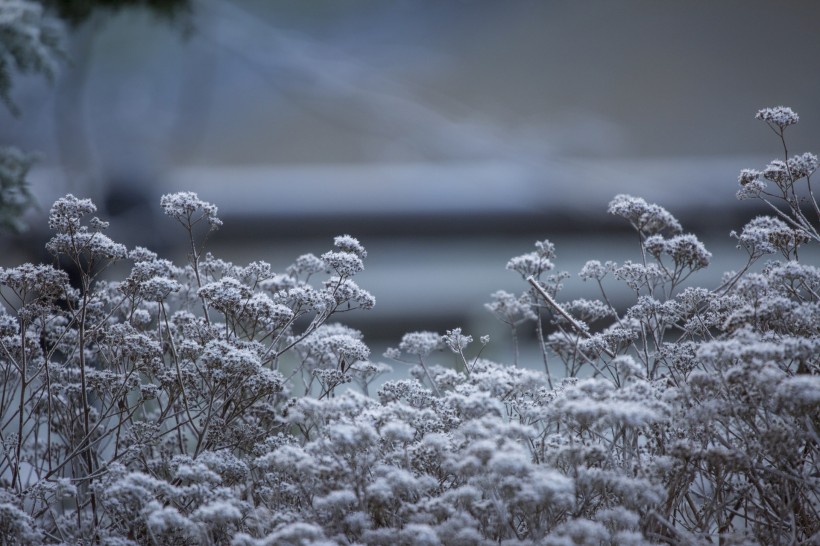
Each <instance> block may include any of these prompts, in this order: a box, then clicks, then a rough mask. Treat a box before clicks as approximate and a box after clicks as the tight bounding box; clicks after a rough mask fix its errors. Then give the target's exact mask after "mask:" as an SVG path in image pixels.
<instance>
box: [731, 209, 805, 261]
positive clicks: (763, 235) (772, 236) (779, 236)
mask: <svg viewBox="0 0 820 546" xmlns="http://www.w3.org/2000/svg"><path fill="white" fill-rule="evenodd" d="M730 236H731V237H734V238H735V239H737V242H738V248H745V249H746V251H747V252H749V253H750V254H751V255H753V256H760V255H763V254H773V253H775V252H778V251H779V252H782V253H783V254H785V255H789V254H791V253H792V252H793V251H794V250H796V249H797V247H799V246H800V245H802V244H804V243H806V242H808V241H809V238H808V236H807V235H806V234H805V233H803V232H802V231H799V230H797V229H792V228H790V227H789V226H788V225H786V223H785V222H783V221H782V220H780V219H779V218H774V217H772V216H758V217H757V218H754V219H753V220H751V221H750V222H749V223H748V224H746V225H745V226H743V230H742V231H741V232H740V233H739V234H738V233H737V232H736V231H732V232H731V234H730Z"/></svg>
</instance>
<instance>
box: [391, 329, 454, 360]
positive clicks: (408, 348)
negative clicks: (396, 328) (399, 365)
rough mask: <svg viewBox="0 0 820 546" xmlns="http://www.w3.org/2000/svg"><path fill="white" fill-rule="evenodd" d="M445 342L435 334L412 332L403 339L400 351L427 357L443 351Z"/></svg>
mask: <svg viewBox="0 0 820 546" xmlns="http://www.w3.org/2000/svg"><path fill="white" fill-rule="evenodd" d="M443 341H444V340H443V339H442V337H441V336H440V335H439V334H437V333H435V332H410V333H408V334H404V336H403V337H402V338H401V342H400V343H399V350H401V351H404V352H405V353H407V354H411V355H419V356H427V355H429V354H430V353H432V352H433V351H437V350H439V349H442V348H443V347H444V345H443Z"/></svg>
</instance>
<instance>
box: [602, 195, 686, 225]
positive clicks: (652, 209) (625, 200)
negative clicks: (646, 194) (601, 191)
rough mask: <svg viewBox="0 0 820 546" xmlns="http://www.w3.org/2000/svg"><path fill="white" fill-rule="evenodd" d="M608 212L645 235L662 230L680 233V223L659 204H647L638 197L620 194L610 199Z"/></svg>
mask: <svg viewBox="0 0 820 546" xmlns="http://www.w3.org/2000/svg"><path fill="white" fill-rule="evenodd" d="M608 211H609V213H610V214H614V215H616V216H620V217H621V218H624V219H625V220H627V221H628V222H629V223H630V224H631V225H632V227H634V228H635V229H636V230H638V231H640V232H642V233H645V234H647V235H654V234H657V233H661V232H664V231H669V232H671V233H680V232H681V231H682V229H683V228H681V225H680V223H679V222H678V221H677V220H676V219H675V217H674V216H672V215H671V214H670V213H669V212H668V211H667V210H666V209H664V208H663V207H661V206H659V205H655V204H649V203H647V202H646V201H644V200H643V199H642V198H640V197H632V196H631V195H625V194H620V195H616V196H615V198H614V199H613V200H612V201H610V203H609V209H608Z"/></svg>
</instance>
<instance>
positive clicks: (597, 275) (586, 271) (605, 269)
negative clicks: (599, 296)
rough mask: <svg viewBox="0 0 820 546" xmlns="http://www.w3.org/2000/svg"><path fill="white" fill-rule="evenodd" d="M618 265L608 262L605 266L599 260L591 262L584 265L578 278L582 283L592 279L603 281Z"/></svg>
mask: <svg viewBox="0 0 820 546" xmlns="http://www.w3.org/2000/svg"><path fill="white" fill-rule="evenodd" d="M615 267H617V264H616V263H615V262H612V261H607V262H606V263H604V264H601V262H599V261H598V260H589V261H588V262H587V263H585V264H584V267H583V268H581V271H580V272H579V273H578V276H579V277H580V278H581V280H582V281H588V280H590V279H596V280H599V281H600V280H601V279H603V278H604V277H606V275H607V274H608V273H610V272H612V271H614V270H615Z"/></svg>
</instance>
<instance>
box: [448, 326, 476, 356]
mask: <svg viewBox="0 0 820 546" xmlns="http://www.w3.org/2000/svg"><path fill="white" fill-rule="evenodd" d="M441 339H442V341H444V343H445V344H446V345H447V347H449V348H450V350H451V351H453V352H454V353H460V352H461V351H463V350H464V348H465V347H467V345H469V344H470V343H472V342H473V336H465V335H464V334H462V333H461V328H453V329H452V330H447V332H446V333H445V334H444V335H443V336H441Z"/></svg>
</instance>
